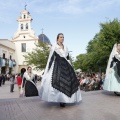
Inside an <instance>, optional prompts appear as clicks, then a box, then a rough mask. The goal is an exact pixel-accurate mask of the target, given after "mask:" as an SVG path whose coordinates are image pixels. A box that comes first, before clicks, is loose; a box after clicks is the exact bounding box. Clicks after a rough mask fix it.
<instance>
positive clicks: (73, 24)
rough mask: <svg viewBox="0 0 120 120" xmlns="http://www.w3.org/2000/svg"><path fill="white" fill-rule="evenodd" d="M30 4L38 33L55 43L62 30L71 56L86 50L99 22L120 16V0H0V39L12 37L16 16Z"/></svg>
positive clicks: (97, 29) (34, 28) (15, 27)
mask: <svg viewBox="0 0 120 120" xmlns="http://www.w3.org/2000/svg"><path fill="white" fill-rule="evenodd" d="M25 3H27V10H28V11H29V12H30V14H31V16H32V18H33V21H32V28H33V30H34V31H35V35H36V36H38V35H39V34H41V32H42V31H41V29H42V28H43V29H44V31H43V32H44V34H46V35H47V36H48V38H49V39H50V41H51V43H55V41H56V36H57V34H58V33H61V32H62V33H63V34H64V37H65V41H64V44H65V45H67V47H68V49H69V50H70V51H72V52H71V54H72V56H73V57H75V56H77V55H79V54H82V53H86V46H87V44H88V42H89V41H90V40H91V39H93V37H94V36H95V34H96V33H98V32H99V30H100V25H99V24H100V23H101V22H102V23H103V22H106V21H108V20H113V19H114V18H118V19H120V0H0V5H1V7H0V28H1V29H0V39H11V38H12V37H13V35H14V33H15V31H16V30H17V28H18V23H17V21H16V20H17V18H18V17H19V16H20V12H21V11H22V10H23V9H24V5H25Z"/></svg>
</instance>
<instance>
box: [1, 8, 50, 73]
mask: <svg viewBox="0 0 120 120" xmlns="http://www.w3.org/2000/svg"><path fill="white" fill-rule="evenodd" d="M32 20H33V19H32V17H31V15H30V13H29V12H28V11H27V10H26V9H25V10H23V11H22V12H21V13H20V17H19V18H18V19H17V21H18V29H17V31H16V32H15V34H14V36H13V38H12V39H11V40H1V42H0V58H1V59H0V73H4V74H6V73H8V72H10V73H11V72H12V73H20V72H21V70H22V69H26V68H27V65H26V63H25V58H24V55H26V54H27V52H32V50H33V49H34V48H35V44H36V43H38V42H39V41H40V39H39V38H38V37H36V36H35V32H34V31H33V29H32V26H31V23H32ZM41 35H42V36H43V38H42V39H48V38H47V37H46V35H44V34H43V33H42V34H41ZM41 35H39V36H41ZM44 37H45V38H44ZM45 42H46V41H45ZM49 43H50V40H49V39H48V44H49ZM4 54H5V57H4ZM4 59H5V60H6V59H7V60H8V61H10V60H11V61H12V65H11V66H12V67H11V68H10V67H9V66H5V65H4ZM7 60H6V62H7ZM6 64H7V63H6ZM33 68H34V66H33ZM33 72H34V73H35V74H41V71H35V70H33Z"/></svg>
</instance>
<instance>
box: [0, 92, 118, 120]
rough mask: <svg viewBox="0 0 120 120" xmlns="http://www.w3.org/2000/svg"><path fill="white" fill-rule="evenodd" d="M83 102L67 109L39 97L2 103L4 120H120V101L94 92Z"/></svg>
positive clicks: (0, 112)
mask: <svg viewBox="0 0 120 120" xmlns="http://www.w3.org/2000/svg"><path fill="white" fill-rule="evenodd" d="M0 93H1V90H0ZM82 98H83V100H82V102H80V103H79V104H67V105H66V107H65V108H60V107H59V104H57V103H46V102H44V101H41V100H40V98H39V97H30V98H12V99H1V100H0V120H120V97H118V96H115V95H114V94H113V93H110V92H106V91H91V92H82Z"/></svg>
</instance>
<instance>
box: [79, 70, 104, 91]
mask: <svg viewBox="0 0 120 120" xmlns="http://www.w3.org/2000/svg"><path fill="white" fill-rule="evenodd" d="M77 78H78V79H79V81H80V89H81V90H83V91H93V90H102V89H103V82H104V79H105V74H104V73H102V74H100V73H84V72H81V73H79V74H77Z"/></svg>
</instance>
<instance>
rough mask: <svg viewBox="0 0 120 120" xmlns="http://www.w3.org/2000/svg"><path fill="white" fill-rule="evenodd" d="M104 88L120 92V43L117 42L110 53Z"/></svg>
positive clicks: (116, 92)
mask: <svg viewBox="0 0 120 120" xmlns="http://www.w3.org/2000/svg"><path fill="white" fill-rule="evenodd" d="M103 89H104V90H107V91H113V92H114V93H115V94H117V95H118V92H120V43H116V44H115V45H114V47H113V50H112V52H111V54H110V57H109V61H108V65H107V70H106V77H105V81H104V84H103Z"/></svg>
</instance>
